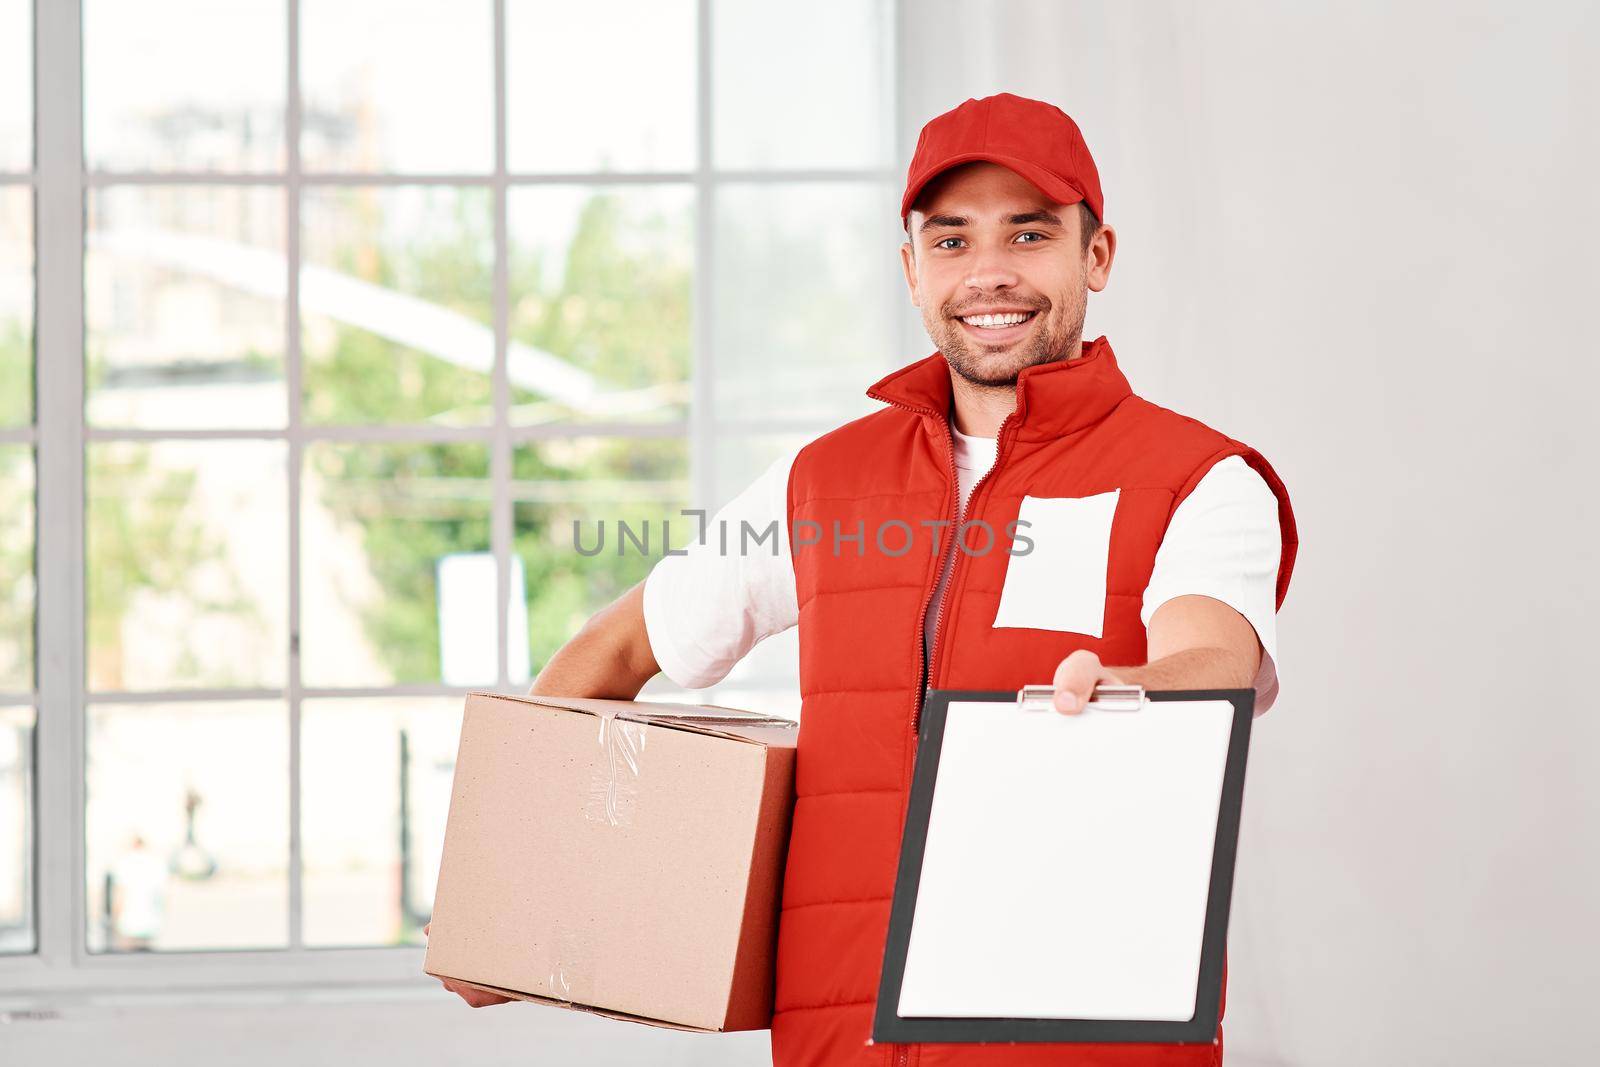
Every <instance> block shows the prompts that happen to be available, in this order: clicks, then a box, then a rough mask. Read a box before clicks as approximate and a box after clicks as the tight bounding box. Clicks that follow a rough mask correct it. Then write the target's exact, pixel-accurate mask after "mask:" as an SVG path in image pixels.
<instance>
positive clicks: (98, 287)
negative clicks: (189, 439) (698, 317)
mask: <svg viewBox="0 0 1600 1067" xmlns="http://www.w3.org/2000/svg"><path fill="white" fill-rule="evenodd" d="M87 243H88V247H87V249H86V251H85V258H84V314H85V319H86V323H85V326H86V333H87V360H88V363H87V373H88V378H87V381H86V383H85V389H86V392H87V396H88V399H87V404H88V418H89V421H90V422H91V423H93V424H94V425H97V426H114V427H139V428H147V429H219V428H228V429H235V428H244V427H276V426H282V425H284V423H285V422H286V420H287V408H288V405H287V400H286V397H287V394H286V392H285V390H284V384H283V348H284V345H283V337H284V288H285V285H286V283H287V270H288V268H287V267H286V266H285V260H284V193H283V192H282V190H276V189H261V188H251V187H246V186H208V187H199V188H196V187H192V186H190V187H183V188H176V187H161V186H121V187H117V188H111V189H98V190H94V191H93V192H91V194H90V196H89V211H88V237H87Z"/></svg>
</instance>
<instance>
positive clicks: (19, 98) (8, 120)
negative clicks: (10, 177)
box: [0, 0, 33, 171]
mask: <svg viewBox="0 0 1600 1067" xmlns="http://www.w3.org/2000/svg"><path fill="white" fill-rule="evenodd" d="M32 167H33V4H32V2H31V0H0V170H16V171H25V170H30V169H31V168H32Z"/></svg>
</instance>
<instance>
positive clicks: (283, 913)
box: [85, 701, 289, 952]
mask: <svg viewBox="0 0 1600 1067" xmlns="http://www.w3.org/2000/svg"><path fill="white" fill-rule="evenodd" d="M88 720H89V737H88V745H89V778H88V783H87V802H88V809H87V815H88V822H87V827H86V833H87V840H86V847H87V852H88V879H89V881H88V886H87V887H86V888H87V890H88V905H89V913H88V915H87V916H86V917H85V918H86V922H87V932H88V941H89V950H90V951H91V952H133V951H141V950H153V951H161V950H172V949H224V948H228V949H241V948H282V947H284V946H285V945H287V943H288V928H289V878H288V871H289V720H288V715H287V712H286V709H285V708H284V706H283V704H281V703H279V702H276V701H237V702H227V703H197V704H119V705H92V706H91V707H90V708H89V713H88Z"/></svg>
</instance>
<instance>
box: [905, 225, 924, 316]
mask: <svg viewBox="0 0 1600 1067" xmlns="http://www.w3.org/2000/svg"><path fill="white" fill-rule="evenodd" d="M900 269H901V270H903V271H905V274H906V287H907V288H909V289H910V290H911V306H912V307H915V308H919V307H921V306H922V304H921V303H920V302H919V298H918V296H917V260H916V251H915V250H914V249H913V248H912V247H911V242H910V241H907V242H905V243H904V244H902V245H901V246H900Z"/></svg>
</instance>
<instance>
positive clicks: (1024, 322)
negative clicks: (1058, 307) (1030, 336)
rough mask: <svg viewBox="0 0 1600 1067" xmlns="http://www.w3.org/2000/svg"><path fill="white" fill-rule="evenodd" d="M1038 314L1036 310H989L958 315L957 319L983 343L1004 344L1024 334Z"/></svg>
mask: <svg viewBox="0 0 1600 1067" xmlns="http://www.w3.org/2000/svg"><path fill="white" fill-rule="evenodd" d="M1038 315H1039V313H1038V311H1036V310H1029V311H1006V312H989V313H984V314H977V315H963V316H958V317H957V321H958V322H960V323H961V326H962V328H963V329H964V330H966V331H967V332H968V333H969V334H971V335H972V336H973V337H976V338H978V339H979V340H981V341H983V342H984V343H985V344H1004V343H1005V342H1007V341H1012V340H1015V339H1017V338H1019V337H1022V336H1025V335H1026V334H1027V332H1028V330H1029V329H1030V328H1031V324H1032V322H1033V320H1034V319H1035V318H1037V317H1038Z"/></svg>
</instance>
